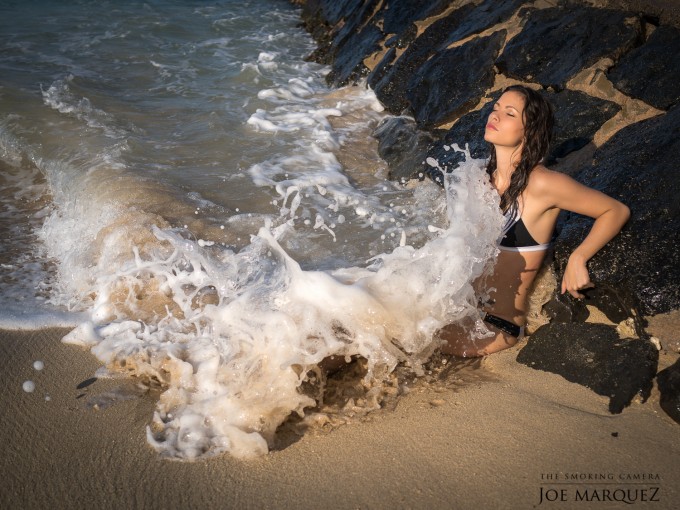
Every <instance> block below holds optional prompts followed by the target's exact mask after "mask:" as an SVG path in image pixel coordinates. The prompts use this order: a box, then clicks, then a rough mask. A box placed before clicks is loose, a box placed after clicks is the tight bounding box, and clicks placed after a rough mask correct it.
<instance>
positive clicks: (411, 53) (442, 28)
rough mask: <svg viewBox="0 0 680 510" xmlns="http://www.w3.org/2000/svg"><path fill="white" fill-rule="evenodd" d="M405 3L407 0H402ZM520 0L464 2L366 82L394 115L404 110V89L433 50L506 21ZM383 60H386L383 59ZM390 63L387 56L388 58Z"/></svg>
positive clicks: (470, 65) (471, 64) (473, 64)
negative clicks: (477, 3) (392, 63)
mask: <svg viewBox="0 0 680 510" xmlns="http://www.w3.org/2000/svg"><path fill="white" fill-rule="evenodd" d="M404 3H407V2H404ZM522 3H524V2H523V0H509V1H505V2H500V3H499V2H498V1H497V0H486V1H485V2H482V3H481V4H480V5H479V6H475V5H474V4H471V3H469V4H466V5H463V6H462V7H460V8H458V9H456V10H454V11H453V12H451V13H450V14H448V15H447V16H444V17H443V18H442V19H439V20H437V21H435V22H434V23H432V25H430V26H429V27H428V28H427V29H426V30H425V31H424V32H423V33H422V34H421V35H420V37H418V38H417V39H416V40H415V41H413V43H411V45H410V46H409V47H408V49H407V50H406V51H405V52H404V54H403V55H401V56H400V57H399V59H398V60H397V61H396V62H395V63H394V65H391V66H389V68H388V69H385V67H387V66H386V65H383V72H382V75H381V76H380V78H378V77H375V76H369V84H370V85H371V87H372V88H373V90H374V92H375V93H376V95H377V97H378V99H379V100H380V102H381V103H382V104H383V105H385V107H386V108H387V110H388V111H389V112H391V113H393V114H395V115H399V114H401V113H403V112H404V110H405V109H406V108H407V107H408V105H409V102H408V100H407V99H406V95H405V92H406V90H407V89H408V88H409V83H410V82H411V79H412V77H413V75H414V74H415V73H416V72H417V71H418V69H419V68H420V67H421V66H422V65H423V64H425V62H427V61H428V59H430V57H432V56H433V55H435V54H438V53H440V52H442V51H444V50H446V48H447V47H448V46H449V45H451V44H452V43H454V42H456V41H460V40H462V39H464V38H466V37H469V36H471V35H474V34H478V33H480V32H483V31H484V30H486V29H488V28H490V27H492V26H494V25H496V24H498V23H502V22H504V21H506V20H507V19H509V18H510V16H511V15H512V14H513V13H514V12H515V11H516V10H517V9H518V8H519V7H520V6H521V5H522ZM383 62H384V63H385V64H386V62H385V59H383ZM390 63H391V60H390ZM477 65H478V64H477V62H476V60H472V61H470V62H468V66H469V68H474V67H477Z"/></svg>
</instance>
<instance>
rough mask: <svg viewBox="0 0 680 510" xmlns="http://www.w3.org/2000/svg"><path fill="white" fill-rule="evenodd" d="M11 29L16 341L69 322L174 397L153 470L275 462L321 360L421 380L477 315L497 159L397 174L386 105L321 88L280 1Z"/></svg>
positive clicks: (3, 132) (105, 10)
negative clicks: (401, 179)
mask: <svg viewBox="0 0 680 510" xmlns="http://www.w3.org/2000/svg"><path fill="white" fill-rule="evenodd" d="M0 20H2V21H0V34H2V37H1V38H0V41H1V42H0V71H1V73H0V76H2V81H1V82H0V84H1V88H0V170H1V177H0V179H1V181H0V182H1V184H2V191H1V192H0V207H1V209H0V220H1V222H0V229H2V234H3V240H4V241H3V245H2V248H1V249H0V271H1V272H0V281H1V282H2V295H1V296H0V299H2V312H0V326H3V327H11V328H38V327H45V326H48V325H69V326H73V327H74V328H75V329H74V331H73V332H72V333H71V334H70V335H69V336H68V337H67V338H66V339H65V340H66V341H68V342H72V343H77V344H81V345H87V346H90V347H91V348H92V352H93V353H94V354H95V355H96V356H98V357H99V358H100V359H101V360H102V362H103V363H104V364H106V366H107V367H108V370H109V374H112V373H114V372H122V373H129V374H131V375H135V376H138V377H141V378H146V379H152V380H157V381H160V382H161V383H162V385H163V388H164V391H163V393H162V394H161V397H160V400H159V403H158V406H157V411H156V414H155V416H154V417H153V422H152V424H151V426H150V428H149V432H148V438H149V441H150V443H151V444H152V445H154V446H155V447H156V448H157V449H158V451H159V452H160V453H161V454H163V455H167V456H170V457H178V458H195V457H199V456H205V455H215V454H219V453H222V452H230V453H231V454H233V455H237V456H250V455H254V454H260V453H263V452H266V451H267V449H268V445H269V444H271V442H272V440H273V435H274V432H275V430H276V428H277V426H278V425H279V424H280V423H281V422H282V421H283V420H284V419H285V418H286V417H287V416H288V415H289V414H290V413H291V412H298V413H300V414H303V413H304V412H305V411H304V410H305V408H309V407H311V406H314V405H315V402H314V400H313V399H312V398H310V397H309V396H307V395H305V394H304V393H303V392H301V391H300V387H301V385H302V384H303V383H304V382H305V381H306V380H307V377H308V373H309V370H310V369H313V368H314V367H316V365H317V364H318V363H319V362H320V361H321V360H322V359H324V358H325V357H327V356H329V355H339V356H347V357H350V356H356V355H359V356H362V357H364V358H366V360H367V373H366V379H367V380H369V379H371V378H376V377H377V378H378V379H379V378H381V377H384V375H385V374H386V373H389V372H390V371H391V370H392V369H393V368H394V367H395V366H396V364H397V363H398V362H404V363H406V364H410V365H411V366H414V367H416V369H417V366H418V365H419V363H420V362H422V361H423V360H424V359H425V358H426V357H427V355H428V354H429V353H430V352H432V350H433V349H434V348H435V346H436V339H434V337H433V333H434V332H435V331H436V329H438V328H439V327H440V326H441V325H443V324H445V323H447V322H450V321H453V320H457V319H460V318H462V317H464V316H467V315H471V314H472V315H474V313H475V305H476V297H475V295H474V292H473V289H472V285H471V282H472V281H473V280H474V279H475V278H477V277H478V276H479V275H480V274H482V272H483V271H484V270H485V269H488V266H489V261H490V260H491V259H492V258H493V255H494V253H495V240H496V238H497V236H498V233H499V232H500V222H501V218H500V215H499V213H498V209H497V203H496V197H495V195H494V194H493V193H492V192H491V191H490V189H489V187H488V185H487V184H486V180H485V177H484V173H483V171H482V170H481V162H479V161H474V160H470V161H469V162H468V164H467V165H465V166H464V167H461V168H460V169H459V170H457V171H456V172H454V173H453V174H451V175H450V176H449V178H448V182H447V190H446V192H443V191H442V190H440V189H439V188H438V187H436V186H434V185H433V184H431V183H427V182H423V183H421V184H414V183H410V184H408V183H407V184H402V183H392V182H389V181H386V180H385V175H386V168H385V166H384V163H383V162H382V161H381V160H380V159H379V158H378V156H377V154H376V143H375V141H374V140H373V139H372V138H371V136H370V134H371V132H372V130H373V129H374V128H375V127H376V126H377V124H378V123H379V122H380V120H381V119H382V118H383V116H384V114H383V113H382V111H381V110H382V108H381V107H380V105H379V103H378V102H377V101H376V99H375V96H374V95H373V94H372V92H371V91H370V90H367V89H365V87H352V88H344V89H340V90H329V89H328V88H327V87H326V86H325V83H324V75H325V74H326V73H327V72H328V69H326V68H324V67H322V66H319V65H317V64H313V63H308V62H305V61H304V57H305V56H306V55H307V54H308V53H310V52H311V50H312V49H313V48H314V45H313V41H311V39H310V38H309V37H308V35H307V34H306V33H304V32H303V31H302V30H301V29H300V28H299V27H298V26H297V23H298V20H299V13H298V11H297V10H295V9H294V8H293V7H291V6H290V5H289V4H288V3H287V2H285V1H283V0H281V1H276V0H266V1H258V2H254V1H253V2H247V1H246V2H230V1H221V2H215V3H211V4H210V5H209V6H208V5H205V4H204V3H203V2H180V1H171V0H162V1H160V0H159V1H156V2H147V3H144V4H138V3H133V2H122V3H121V2H89V1H73V2H61V3H59V4H58V5H57V4H55V3H53V2H38V1H28V2H22V3H20V4H19V3H7V2H5V3H3V4H2V5H1V6H0ZM452 150H453V148H452ZM430 163H431V164H433V165H436V164H437V163H436V162H434V161H431V162H430ZM100 375H102V374H100Z"/></svg>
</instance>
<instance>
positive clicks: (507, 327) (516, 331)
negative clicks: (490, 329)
mask: <svg viewBox="0 0 680 510" xmlns="http://www.w3.org/2000/svg"><path fill="white" fill-rule="evenodd" d="M482 320H483V321H484V322H486V323H487V324H490V325H492V326H494V327H495V328H497V329H499V330H501V331H502V332H503V333H507V334H508V335H510V336H514V337H515V338H519V337H520V336H522V334H523V333H524V328H523V327H522V326H518V325H517V324H515V323H514V322H510V321H508V320H505V319H501V318H500V317H497V316H495V315H491V314H490V313H487V314H484V318H483V319H482Z"/></svg>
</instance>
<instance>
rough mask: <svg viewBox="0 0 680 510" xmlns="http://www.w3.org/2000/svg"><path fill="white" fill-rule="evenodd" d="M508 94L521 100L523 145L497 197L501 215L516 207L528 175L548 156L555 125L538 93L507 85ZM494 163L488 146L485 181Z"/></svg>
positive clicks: (493, 156)
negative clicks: (512, 170)
mask: <svg viewBox="0 0 680 510" xmlns="http://www.w3.org/2000/svg"><path fill="white" fill-rule="evenodd" d="M510 91H514V92H518V93H519V94H521V95H522V96H523V97H524V112H523V113H522V123H523V124H524V146H523V147H522V157H521V159H520V161H519V164H518V165H517V168H516V169H515V171H514V172H513V173H512V177H511V178H510V185H509V186H508V189H506V190H505V192H504V193H503V194H502V195H501V210H502V211H503V212H506V211H507V210H508V209H509V208H510V207H516V204H517V199H518V198H519V196H520V195H521V194H522V192H523V191H524V190H525V189H526V187H527V184H528V183H529V174H531V171H532V170H533V169H534V168H535V167H536V165H538V164H539V163H540V162H541V160H542V159H543V158H544V157H545V155H546V154H547V153H548V147H549V146H550V142H551V140H552V135H553V126H554V124H555V114H554V113H553V108H552V105H551V104H550V103H549V102H548V100H547V99H545V98H544V97H543V96H542V95H541V94H539V93H538V92H536V91H535V90H533V89H530V88H527V87H525V86H523V85H511V86H509V87H507V88H505V90H503V94H505V93H506V92H510ZM496 164H497V163H496V148H495V147H494V146H493V145H491V157H490V158H489V162H488V163H487V165H486V172H487V173H488V174H489V178H492V176H493V173H494V172H495V171H496Z"/></svg>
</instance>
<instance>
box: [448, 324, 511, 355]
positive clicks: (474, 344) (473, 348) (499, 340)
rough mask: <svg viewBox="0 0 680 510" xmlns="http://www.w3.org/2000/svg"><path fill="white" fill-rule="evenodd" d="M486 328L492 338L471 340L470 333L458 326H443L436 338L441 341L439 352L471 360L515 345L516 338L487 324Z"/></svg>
mask: <svg viewBox="0 0 680 510" xmlns="http://www.w3.org/2000/svg"><path fill="white" fill-rule="evenodd" d="M486 327H487V328H488V329H489V331H491V332H492V333H494V336H490V337H487V338H475V339H473V338H471V334H470V332H469V331H467V330H466V329H465V328H463V327H462V326H460V325H458V324H449V325H447V326H444V327H443V328H442V329H440V330H439V331H438V332H437V336H438V337H439V338H441V339H442V340H443V343H442V347H441V352H442V353H443V354H453V355H454V356H460V357H464V358H472V357H476V356H486V355H487V354H492V353H494V352H498V351H502V350H503V349H507V348H508V347H512V346H513V345H515V344H516V343H517V338H516V337H514V336H512V335H509V334H507V333H505V332H503V331H500V330H499V329H497V328H495V327H493V326H490V325H488V324H487V325H486Z"/></svg>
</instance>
